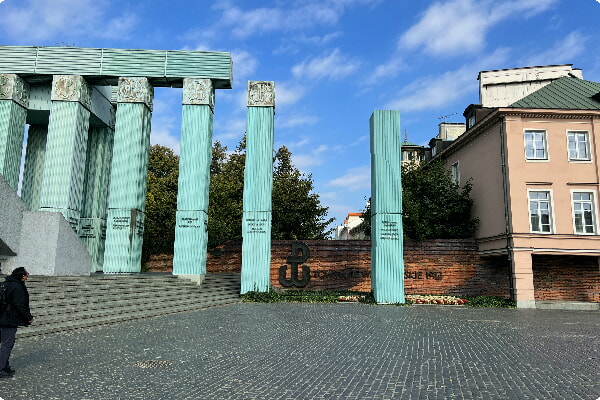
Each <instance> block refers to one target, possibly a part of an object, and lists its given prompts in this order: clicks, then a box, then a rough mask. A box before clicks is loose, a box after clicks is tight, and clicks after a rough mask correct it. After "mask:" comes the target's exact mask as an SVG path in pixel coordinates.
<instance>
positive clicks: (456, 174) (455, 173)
mask: <svg viewBox="0 0 600 400" xmlns="http://www.w3.org/2000/svg"><path fill="white" fill-rule="evenodd" d="M451 172H452V182H454V183H456V184H457V185H460V169H459V167H458V161H457V162H455V163H454V164H452V171H451Z"/></svg>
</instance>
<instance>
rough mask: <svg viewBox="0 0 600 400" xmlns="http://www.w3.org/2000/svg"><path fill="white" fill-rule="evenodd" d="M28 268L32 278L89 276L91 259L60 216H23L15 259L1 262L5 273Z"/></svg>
mask: <svg viewBox="0 0 600 400" xmlns="http://www.w3.org/2000/svg"><path fill="white" fill-rule="evenodd" d="M17 267H25V268H26V269H27V271H29V273H30V274H32V275H50V276H87V275H90V272H91V270H92V258H91V256H90V254H89V253H88V251H87V250H86V248H85V246H84V245H83V243H81V241H80V240H79V237H78V236H77V234H76V233H75V231H73V229H72V228H71V225H70V224H69V223H68V222H67V221H66V220H65V218H64V217H63V216H62V214H61V213H55V212H31V211H26V212H24V213H23V220H22V228H21V240H20V244H19V249H18V251H17V256H16V257H11V258H9V259H7V260H5V261H3V262H2V272H3V273H5V274H6V273H10V272H11V271H12V270H13V269H14V268H17Z"/></svg>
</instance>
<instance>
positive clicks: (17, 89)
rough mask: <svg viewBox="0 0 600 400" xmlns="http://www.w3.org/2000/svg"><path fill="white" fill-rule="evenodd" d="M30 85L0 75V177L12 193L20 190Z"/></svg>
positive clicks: (18, 79)
mask: <svg viewBox="0 0 600 400" xmlns="http://www.w3.org/2000/svg"><path fill="white" fill-rule="evenodd" d="M28 103H29V85H28V84H27V83H26V82H25V81H24V80H23V79H21V78H20V77H19V76H18V75H14V74H0V175H2V176H3V177H4V179H5V180H6V182H7V183H8V184H9V185H10V186H11V187H12V188H13V189H14V190H15V192H16V191H17V188H18V186H19V172H20V167H21V155H22V153H23V135H24V134H25V119H26V118H27V105H28Z"/></svg>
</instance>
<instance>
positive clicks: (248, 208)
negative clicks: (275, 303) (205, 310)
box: [241, 81, 275, 294]
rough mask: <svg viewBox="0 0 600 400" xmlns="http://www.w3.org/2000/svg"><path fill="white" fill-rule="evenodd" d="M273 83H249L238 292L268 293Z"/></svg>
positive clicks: (273, 107) (273, 112)
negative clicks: (240, 279) (240, 268)
mask: <svg viewBox="0 0 600 400" xmlns="http://www.w3.org/2000/svg"><path fill="white" fill-rule="evenodd" d="M274 115H275V83H274V82H264V81H249V82H248V116H247V127H246V166H245V169H244V214H243V219H242V239H243V241H242V288H241V293H242V294H244V293H247V292H250V291H259V292H266V291H268V290H269V282H270V269H271V211H272V205H271V195H272V192H273V126H274V121H273V120H274Z"/></svg>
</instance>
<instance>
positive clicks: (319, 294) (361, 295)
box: [241, 289, 376, 304]
mask: <svg viewBox="0 0 600 400" xmlns="http://www.w3.org/2000/svg"><path fill="white" fill-rule="evenodd" d="M341 297H357V301H358V302H359V303H365V304H376V302H375V298H374V297H373V293H367V292H356V291H352V290H337V291H336V290H274V289H270V290H269V291H268V292H248V293H245V294H243V295H241V299H242V301H245V302H254V303H278V302H295V303H337V302H339V301H340V298H341Z"/></svg>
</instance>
